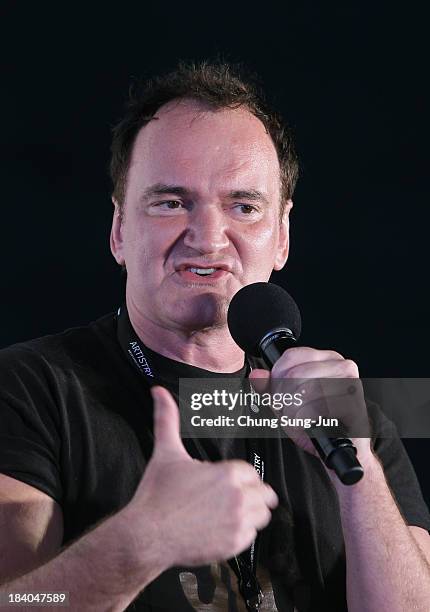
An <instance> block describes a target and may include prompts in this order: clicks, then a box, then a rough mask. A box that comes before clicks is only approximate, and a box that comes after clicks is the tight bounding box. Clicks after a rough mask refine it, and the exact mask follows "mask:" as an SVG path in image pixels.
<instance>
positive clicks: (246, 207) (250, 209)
mask: <svg viewBox="0 0 430 612" xmlns="http://www.w3.org/2000/svg"><path fill="white" fill-rule="evenodd" d="M235 208H241V209H242V212H243V213H244V214H245V215H251V214H252V213H258V212H259V210H258V208H256V207H255V206H252V204H238V205H237V206H236V207H235Z"/></svg>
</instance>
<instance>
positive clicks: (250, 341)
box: [227, 283, 302, 357]
mask: <svg viewBox="0 0 430 612" xmlns="http://www.w3.org/2000/svg"><path fill="white" fill-rule="evenodd" d="M227 323H228V328H229V330H230V334H231V336H232V338H233V340H234V341H235V342H236V344H238V345H239V346H240V348H241V349H242V350H243V351H245V353H248V354H250V355H254V356H255V357H260V356H261V354H260V349H259V346H258V345H259V343H260V341H261V340H262V339H263V338H264V336H265V335H266V334H268V333H269V332H270V331H271V330H273V329H275V328H285V329H290V330H291V331H292V333H293V335H294V337H295V339H296V340H298V338H299V336H300V332H301V330H302V321H301V316H300V311H299V308H298V306H297V304H296V302H295V301H294V300H293V298H292V297H291V295H290V294H289V293H287V291H285V289H282V287H279V285H274V284H273V283H252V284H251V285H246V287H242V289H240V290H239V291H238V292H237V293H236V294H235V295H234V296H233V299H232V300H231V302H230V306H229V309H228V314H227Z"/></svg>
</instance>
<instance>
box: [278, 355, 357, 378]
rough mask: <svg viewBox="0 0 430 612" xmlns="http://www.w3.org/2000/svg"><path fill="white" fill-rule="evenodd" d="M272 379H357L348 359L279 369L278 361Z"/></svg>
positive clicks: (354, 366) (354, 368) (311, 362)
mask: <svg viewBox="0 0 430 612" xmlns="http://www.w3.org/2000/svg"><path fill="white" fill-rule="evenodd" d="M272 378H273V379H275V380H276V379H281V378H289V379H290V378H291V379H297V380H298V381H299V380H300V379H307V378H358V368H357V366H356V364H355V363H354V362H353V361H351V360H349V359H329V360H325V361H306V362H303V363H298V364H296V365H294V366H288V367H286V366H285V365H284V366H283V367H281V363H280V360H279V361H277V362H276V364H275V366H274V367H273V370H272Z"/></svg>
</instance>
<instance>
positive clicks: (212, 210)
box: [184, 205, 229, 253]
mask: <svg viewBox="0 0 430 612" xmlns="http://www.w3.org/2000/svg"><path fill="white" fill-rule="evenodd" d="M226 229H227V227H226V217H225V215H224V212H223V211H222V210H221V209H219V208H218V207H217V206H211V205H207V206H196V208H195V209H194V210H193V211H192V213H191V214H190V215H189V217H188V225H187V230H186V233H185V237H184V244H185V246H187V247H190V248H192V249H194V250H195V251H199V252H200V253H215V252H217V251H220V250H222V249H225V248H226V247H227V246H228V243H229V240H228V237H227V234H226Z"/></svg>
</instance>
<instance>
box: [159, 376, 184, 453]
mask: <svg viewBox="0 0 430 612" xmlns="http://www.w3.org/2000/svg"><path fill="white" fill-rule="evenodd" d="M151 395H152V399H153V400H154V452H153V456H157V457H158V458H163V459H167V458H169V459H172V458H173V457H172V456H173V455H174V456H175V458H184V457H189V455H188V453H187V451H186V450H185V448H184V445H183V444H182V440H181V434H180V418H179V409H178V406H177V404H176V402H175V400H174V398H173V397H172V394H171V393H170V391H168V390H167V389H165V388H164V387H161V386H159V385H156V386H154V387H151Z"/></svg>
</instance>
